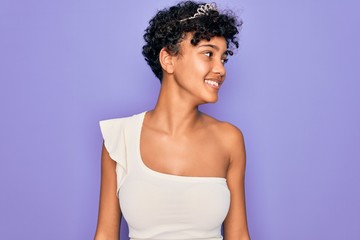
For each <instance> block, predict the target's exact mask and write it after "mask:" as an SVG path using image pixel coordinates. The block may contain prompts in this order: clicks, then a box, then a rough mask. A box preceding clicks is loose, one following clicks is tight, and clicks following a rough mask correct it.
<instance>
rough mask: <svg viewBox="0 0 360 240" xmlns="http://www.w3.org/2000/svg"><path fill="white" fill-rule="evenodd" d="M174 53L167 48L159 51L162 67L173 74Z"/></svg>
mask: <svg viewBox="0 0 360 240" xmlns="http://www.w3.org/2000/svg"><path fill="white" fill-rule="evenodd" d="M174 57H175V56H174V55H171V54H170V53H169V52H168V51H167V50H166V49H165V48H162V49H161V50H160V53H159V61H160V64H161V67H162V69H163V70H164V71H165V72H167V73H169V74H171V73H173V72H174Z"/></svg>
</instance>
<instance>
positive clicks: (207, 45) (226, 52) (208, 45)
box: [199, 44, 229, 55]
mask: <svg viewBox="0 0 360 240" xmlns="http://www.w3.org/2000/svg"><path fill="white" fill-rule="evenodd" d="M200 47H211V48H213V49H215V50H216V51H219V50H220V48H219V47H218V46H216V45H213V44H202V45H199V48H200ZM223 54H226V55H228V54H229V50H228V49H226V50H225V52H224V53H223Z"/></svg>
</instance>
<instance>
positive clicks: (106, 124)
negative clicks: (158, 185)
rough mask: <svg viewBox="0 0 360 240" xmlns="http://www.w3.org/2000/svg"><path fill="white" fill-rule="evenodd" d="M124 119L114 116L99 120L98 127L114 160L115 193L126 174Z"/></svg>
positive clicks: (117, 191)
mask: <svg viewBox="0 0 360 240" xmlns="http://www.w3.org/2000/svg"><path fill="white" fill-rule="evenodd" d="M125 122H126V121H125V119H124V118H116V119H109V120H103V121H100V122H99V124H100V129H101V133H102V136H103V139H104V145H105V148H106V150H107V151H108V152H109V155H110V157H111V159H112V160H114V161H115V162H116V179H117V189H116V195H117V196H118V197H119V190H120V187H121V185H122V184H123V183H124V180H125V178H126V175H127V160H126V141H125Z"/></svg>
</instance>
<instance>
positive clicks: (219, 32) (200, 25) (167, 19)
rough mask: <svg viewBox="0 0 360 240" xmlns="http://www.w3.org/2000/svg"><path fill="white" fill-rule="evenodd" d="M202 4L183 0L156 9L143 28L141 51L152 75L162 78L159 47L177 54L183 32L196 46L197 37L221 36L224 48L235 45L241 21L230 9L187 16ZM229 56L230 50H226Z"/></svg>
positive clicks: (198, 38) (206, 38)
mask: <svg viewBox="0 0 360 240" xmlns="http://www.w3.org/2000/svg"><path fill="white" fill-rule="evenodd" d="M204 4H205V3H201V2H194V1H184V2H180V3H178V4H177V5H175V6H172V7H170V8H165V9H163V10H160V11H159V12H158V13H157V14H156V15H155V16H154V17H153V18H152V19H151V20H150V21H149V26H148V27H147V28H146V30H145V34H144V40H145V42H146V43H145V45H144V46H143V50H142V54H143V55H144V57H145V60H146V61H147V63H148V65H149V66H150V67H151V70H152V71H153V72H154V74H155V75H156V77H157V78H158V79H159V80H160V82H161V81H162V77H163V73H162V68H161V65H160V62H159V53H160V50H161V49H162V48H166V50H167V51H168V52H169V53H171V54H173V55H177V54H178V53H179V50H180V49H179V44H180V42H181V41H182V40H183V39H184V37H185V35H186V33H192V34H193V35H192V39H191V44H192V45H193V46H196V45H197V44H198V43H199V42H200V41H201V40H208V41H210V39H211V38H212V37H215V36H219V37H224V38H225V40H226V43H227V47H228V48H230V49H231V48H234V47H235V48H238V47H239V42H238V39H237V34H238V33H239V30H240V27H241V25H242V21H241V20H240V21H239V20H238V19H237V18H236V16H235V15H234V14H233V12H231V11H230V10H228V11H226V12H219V11H217V10H209V11H207V14H204V15H199V16H197V17H195V18H191V17H192V16H194V14H195V13H196V12H197V9H198V8H199V7H200V6H201V5H204ZM229 54H230V55H232V51H229Z"/></svg>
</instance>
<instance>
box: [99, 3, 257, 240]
mask: <svg viewBox="0 0 360 240" xmlns="http://www.w3.org/2000/svg"><path fill="white" fill-rule="evenodd" d="M149 23H150V25H149V27H148V28H147V29H146V32H145V35H144V39H145V42H146V44H145V46H144V47H143V55H144V56H145V59H146V61H147V62H148V64H149V66H150V67H151V69H152V70H153V72H154V74H155V75H156V76H157V77H158V78H159V80H160V81H161V89H160V94H159V98H158V101H157V104H156V106H155V108H154V109H153V110H151V111H147V112H144V113H140V114H137V115H134V116H131V117H127V118H118V119H110V120H106V121H101V122H100V126H101V131H102V134H103V137H104V146H103V151H102V165H101V167H102V171H101V193H100V207H99V218H98V226H97V231H96V235H95V239H96V240H102V239H118V238H119V225H120V218H121V216H122V215H124V217H125V219H126V221H127V223H128V225H129V236H130V238H131V239H134V240H135V239H152V240H153V239H167V240H169V239H192V240H194V239H202V240H213V239H222V235H221V226H222V224H223V223H224V237H225V239H226V240H242V239H244V240H245V239H250V237H249V234H248V229H247V223H246V213H245V196H244V172H245V150H244V143H243V136H242V134H241V132H240V130H239V129H237V128H236V127H234V126H233V125H231V124H229V123H226V122H221V121H218V120H216V119H214V118H212V117H210V116H208V115H206V114H204V113H202V112H200V111H199V110H198V106H199V105H200V104H204V103H212V102H216V101H217V99H218V91H219V88H220V87H221V85H222V84H223V82H224V80H225V73H226V70H225V67H224V64H225V62H226V61H227V57H228V55H229V54H230V55H231V54H232V52H231V50H229V48H230V47H236V48H237V47H238V42H237V40H236V35H237V33H238V28H239V27H240V26H241V22H237V20H236V18H235V17H234V16H232V15H231V14H229V13H226V14H224V13H220V12H219V11H218V10H217V9H216V6H215V5H214V4H205V3H195V2H192V1H187V2H181V3H179V4H177V5H176V6H173V7H171V8H168V9H164V10H162V11H159V12H158V13H157V14H156V16H155V17H154V18H153V19H152V20H151V21H150V22H149ZM119 203H120V204H119Z"/></svg>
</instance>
